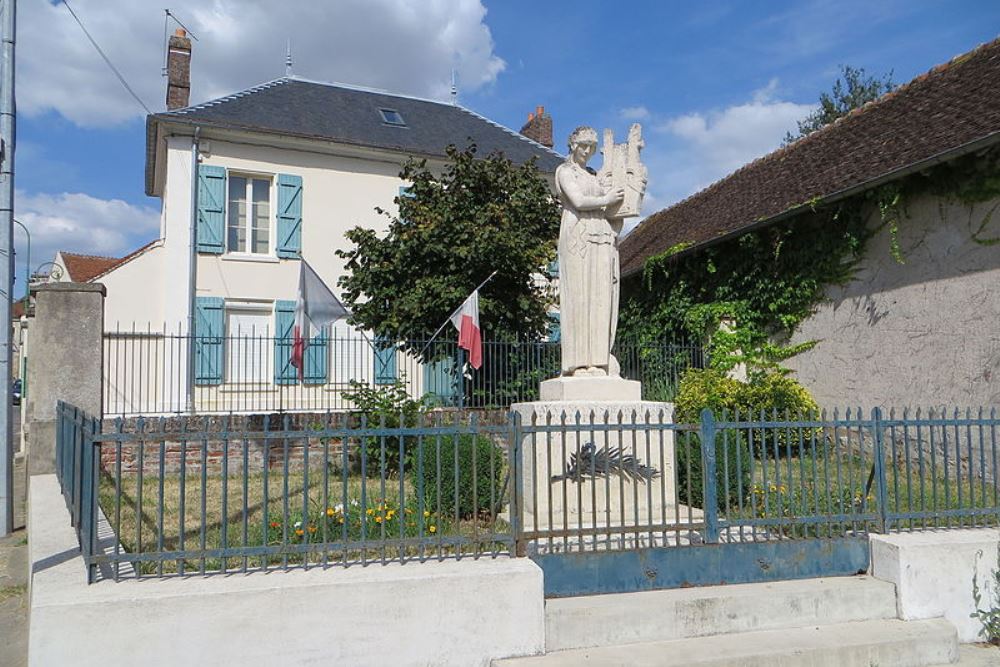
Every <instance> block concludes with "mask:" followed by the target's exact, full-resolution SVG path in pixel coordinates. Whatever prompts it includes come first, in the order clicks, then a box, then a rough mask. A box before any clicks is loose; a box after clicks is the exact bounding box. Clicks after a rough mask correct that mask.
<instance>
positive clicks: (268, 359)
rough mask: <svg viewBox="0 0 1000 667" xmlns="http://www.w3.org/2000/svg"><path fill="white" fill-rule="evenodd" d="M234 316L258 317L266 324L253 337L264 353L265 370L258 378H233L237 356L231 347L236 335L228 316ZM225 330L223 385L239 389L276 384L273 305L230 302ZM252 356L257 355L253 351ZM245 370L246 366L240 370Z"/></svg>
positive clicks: (262, 370)
mask: <svg viewBox="0 0 1000 667" xmlns="http://www.w3.org/2000/svg"><path fill="white" fill-rule="evenodd" d="M233 314H244V315H252V316H258V317H261V318H263V319H264V321H265V322H266V324H265V326H264V330H263V331H255V332H254V333H253V336H254V339H255V341H256V342H255V343H252V344H254V345H256V346H257V347H259V348H260V351H261V352H262V353H263V367H262V368H260V369H259V371H258V375H259V377H258V378H249V379H248V378H239V377H234V373H233V370H234V369H233V367H232V366H233V364H232V360H233V355H234V354H236V353H237V352H236V351H235V350H233V347H232V346H233V343H234V339H233V338H234V334H233V333H232V331H231V329H230V323H229V316H230V315H233ZM223 326H224V328H225V336H226V338H225V341H226V347H225V350H223V361H224V364H225V367H224V369H223V382H224V384H227V385H230V386H240V387H246V386H254V387H260V386H270V385H272V384H274V337H275V335H276V334H275V331H274V304H272V303H261V302H255V301H227V302H226V305H225V309H224V310H223ZM253 352H256V350H251V353H253ZM241 358H242V357H241ZM246 367H247V366H246V365H241V366H240V369H243V368H246Z"/></svg>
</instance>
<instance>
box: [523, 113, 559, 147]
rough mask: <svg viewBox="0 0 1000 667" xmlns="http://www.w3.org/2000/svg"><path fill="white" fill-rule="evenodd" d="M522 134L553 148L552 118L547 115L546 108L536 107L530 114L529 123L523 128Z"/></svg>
mask: <svg viewBox="0 0 1000 667" xmlns="http://www.w3.org/2000/svg"><path fill="white" fill-rule="evenodd" d="M521 134H523V135H524V136H526V137H528V138H529V139H532V140H534V141H537V142H538V143H540V144H541V145H543V146H547V147H549V148H552V116H550V115H549V114H547V113H545V107H541V106H540V107H536V108H535V111H534V113H529V114H528V122H527V123H525V124H524V127H522V128H521Z"/></svg>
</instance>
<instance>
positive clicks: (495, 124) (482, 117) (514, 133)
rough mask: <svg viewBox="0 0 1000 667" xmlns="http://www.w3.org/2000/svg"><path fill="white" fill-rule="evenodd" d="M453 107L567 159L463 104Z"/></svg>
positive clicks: (562, 156)
mask: <svg viewBox="0 0 1000 667" xmlns="http://www.w3.org/2000/svg"><path fill="white" fill-rule="evenodd" d="M453 106H454V107H455V108H457V109H461V110H462V111H464V112H465V113H467V114H471V115H473V116H475V117H476V118H478V119H479V120H484V121H486V122H487V123H489V124H490V125H493V126H494V127H498V128H500V129H501V130H503V131H504V132H506V133H508V134H510V135H512V136H514V137H517V138H518V139H520V140H521V141H526V142H528V143H529V144H531V145H533V146H537V147H538V148H541V149H542V150H543V151H547V152H549V153H551V154H552V155H554V156H555V157H557V158H559V159H562V160H565V159H566V156H565V155H562V154H560V153H558V152H556V151H555V149H552V148H549V147H548V146H546V145H544V144H540V143H538V142H537V141H535V140H534V139H532V138H531V137H526V136H524V135H523V134H521V133H520V132H516V131H514V130H512V129H511V128H509V127H507V126H506V125H501V124H500V123H498V122H496V121H495V120H490V119H489V118H487V117H486V116H483V115H482V114H479V113H477V112H475V111H473V110H472V109H469V108H468V107H464V106H462V105H461V104H455V105H453Z"/></svg>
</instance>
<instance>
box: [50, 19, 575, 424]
mask: <svg viewBox="0 0 1000 667" xmlns="http://www.w3.org/2000/svg"><path fill="white" fill-rule="evenodd" d="M170 44H171V48H170V55H169V57H170V59H171V61H170V67H169V68H168V69H169V72H170V84H169V87H168V95H167V99H168V107H170V110H168V111H166V112H164V113H157V114H152V115H150V116H148V118H147V121H146V172H145V184H146V194H148V195H150V196H154V197H158V198H160V199H161V200H162V215H161V223H160V233H159V238H158V239H156V240H154V241H153V242H151V243H150V244H148V245H146V246H144V247H143V248H141V249H139V250H137V251H136V252H135V253H132V254H131V255H129V256H128V257H125V258H121V259H117V260H115V259H110V258H86V257H82V256H79V255H72V254H70V253H65V252H64V253H61V259H57V263H60V262H61V263H62V265H63V266H64V267H65V269H66V274H67V276H69V277H71V278H72V279H74V280H77V279H83V280H94V281H99V282H101V283H103V284H104V285H105V286H106V289H107V299H106V305H105V308H106V311H105V328H106V330H107V331H115V330H119V329H120V330H124V331H131V329H132V327H133V326H134V327H135V329H136V331H139V332H142V333H143V335H146V336H147V337H148V335H149V334H148V332H149V331H151V332H154V333H155V332H163V333H164V335H165V338H164V340H167V339H168V338H169V334H170V333H171V332H174V333H176V332H181V333H185V332H187V331H188V330H189V326H188V321H189V318H190V317H192V316H193V318H194V334H195V336H196V337H197V338H196V339H195V343H194V349H193V354H194V357H195V363H194V379H193V384H194V385H195V390H196V391H197V392H199V393H200V394H201V396H202V399H203V400H201V402H200V404H201V405H202V406H203V407H205V408H210V407H215V408H219V409H226V408H227V407H230V408H231V407H233V406H238V405H240V401H241V400H242V397H241V392H242V393H245V394H249V393H256V394H257V395H259V394H260V392H267V391H272V390H274V389H275V388H276V387H285V386H289V387H291V386H299V388H300V389H305V388H308V389H309V391H308V392H305V391H299V392H297V393H296V394H295V395H296V396H298V397H300V398H299V399H296V400H300V402H301V401H306V402H310V401H311V402H312V403H313V404H314V406H319V405H322V404H323V402H324V401H325V398H323V397H324V396H325V394H323V392H325V391H334V390H336V389H338V388H343V387H344V386H346V382H347V381H348V380H350V379H374V380H376V381H382V382H389V381H392V380H394V379H395V376H396V374H397V370H396V369H397V364H396V359H395V355H396V352H395V350H393V349H391V348H386V349H385V350H383V351H378V350H376V351H374V352H373V350H372V346H371V345H364V346H355V347H353V348H352V350H353V351H346V350H338V349H337V348H336V339H337V338H338V337H345V338H346V337H355V338H357V340H358V341H359V342H361V341H362V340H363V339H362V338H361V336H360V335H357V334H358V332H353V333H352V332H350V331H349V329H348V328H347V325H346V324H345V323H343V322H341V323H339V324H337V325H336V327H335V330H334V332H333V334H332V338H331V340H329V341H325V340H319V341H317V342H316V344H315V345H312V346H310V351H309V352H308V353H307V359H306V362H307V369H306V373H305V378H304V382H302V383H300V381H299V380H298V378H297V374H296V369H295V368H293V367H291V366H290V364H289V363H288V358H289V354H290V348H291V345H290V340H291V327H292V321H293V309H294V299H295V295H296V289H297V285H298V276H299V263H300V260H301V259H305V260H307V261H308V262H309V263H310V265H311V266H312V267H313V268H314V269H316V271H317V272H318V273H319V274H320V276H321V277H322V278H323V279H324V281H325V282H326V283H327V284H328V285H330V286H332V287H335V286H336V285H337V281H338V279H339V277H340V276H341V274H342V273H343V271H344V265H343V260H341V259H340V258H338V257H337V256H336V254H335V251H336V250H338V249H340V248H343V247H344V245H345V242H346V241H345V238H344V233H345V232H346V231H347V230H348V229H350V228H352V227H354V226H357V225H362V226H369V227H371V228H373V229H376V230H378V229H383V228H384V226H385V220H384V218H382V217H381V216H380V215H378V214H377V213H376V212H375V208H376V207H381V208H382V209H385V210H389V211H392V210H394V208H395V205H394V203H393V201H394V198H395V197H396V196H397V195H399V194H400V193H401V191H403V190H404V189H405V185H406V184H405V183H402V182H401V181H400V180H399V176H398V174H399V171H400V168H401V166H402V164H403V163H404V162H405V161H406V160H407V159H409V158H411V157H416V158H424V159H426V160H427V162H428V165H429V166H430V167H431V168H432V169H435V168H441V167H443V166H444V164H445V157H446V156H445V148H446V147H447V146H448V145H449V144H454V145H457V146H460V147H463V146H465V145H466V144H467V143H468V142H469V141H472V142H475V144H476V145H477V147H478V150H479V153H480V154H481V155H484V156H485V155H487V154H490V153H492V152H494V151H498V152H501V153H503V154H504V155H505V156H506V157H508V158H509V159H511V160H513V161H514V162H516V163H522V162H525V161H528V160H530V159H535V160H536V164H537V166H538V168H539V169H540V170H541V171H542V172H543V173H547V174H549V178H550V179H551V174H552V173H553V172H554V170H555V168H556V166H557V165H558V164H559V162H560V161H561V157H560V156H559V154H557V153H555V152H554V151H552V150H551V144H552V142H551V119H550V118H549V117H548V116H547V115H545V114H544V113H539V114H538V118H537V119H535V118H533V119H532V120H531V122H529V124H528V125H527V126H525V128H524V130H523V131H524V132H525V134H521V133H518V132H515V131H513V130H510V129H507V128H505V127H503V126H501V125H499V124H497V123H495V122H493V121H490V120H488V119H486V118H484V117H482V116H480V115H479V114H476V113H475V112H473V111H471V110H469V109H466V108H464V107H462V106H460V105H458V104H456V103H447V102H440V101H434V100H426V99H419V98H416V97H411V96H406V95H397V94H392V93H387V92H381V91H375V90H369V89H364V88H359V87H354V86H347V85H340V84H329V83H320V82H316V81H307V80H304V79H299V78H295V77H285V78H281V79H277V80H274V81H270V82H267V83H264V84H262V85H259V86H255V87H253V88H249V89H247V90H243V91H240V92H237V93H234V94H232V95H228V96H226V97H222V98H220V99H216V100H212V101H209V102H206V103H203V104H197V105H193V106H188V105H187V89H188V81H187V77H186V72H187V68H186V64H187V63H186V62H181V63H179V64H178V62H177V59H178V58H189V57H190V42H189V40H188V39H187V38H185V37H183V36H182V35H176V36H174V37H172V38H171V43H170ZM540 111H541V110H540ZM546 121H547V135H546V134H545V130H546V125H545V122H546ZM540 130H541V131H540ZM526 134H530V135H532V136H534V137H535V138H537V139H539V140H541V141H543V142H545V143H547V144H548V145H542V144H541V143H538V142H537V141H535V140H533V139H529V138H528V137H527V136H525V135H526ZM546 140H547V141H546ZM192 246H193V247H192ZM192 308H193V311H192ZM245 335H252V336H254V337H263V338H270V339H273V341H270V340H269V341H268V342H267V343H266V344H264V343H255V344H253V345H250V344H239V343H234V342H233V338H234V337H240V336H245ZM225 337H230V338H229V341H228V342H227V339H226V338H225ZM115 354H116V353H115V352H114V351H113V350H112V351H110V352H109V354H108V356H109V357H110V359H109V362H108V363H109V364H112V365H114V364H119V365H122V364H124V363H125V362H124V361H121V360H116V359H115V358H114V357H115ZM163 354H166V352H163ZM183 355H185V356H186V355H187V352H183ZM345 355H346V356H345ZM175 366H176V367H175V368H171V369H170V373H172V376H171V377H170V378H169V383H171V388H170V389H169V390H162V389H148V390H147V394H150V393H151V392H154V393H155V392H156V391H160V393H163V391H166V394H164V395H163V401H162V402H163V405H162V406H161V407H162V408H163V409H165V410H173V409H177V407H178V406H177V405H176V403H177V400H178V397H179V396H181V394H182V393H183V389H181V390H178V389H175V388H173V385H177V386H179V387H181V388H183V387H185V386H187V385H188V377H187V373H188V371H187V366H186V365H185V364H184V363H182V362H181V360H177V361H176V362H175ZM108 375H109V377H110V378H112V380H111V381H112V382H114V383H116V386H115V387H114V388H112V390H111V393H112V394H113V395H114V394H116V393H117V394H119V395H120V396H121V397H122V398H121V400H131V399H129V398H128V396H130V395H132V394H133V393H135V392H134V391H133V390H132V389H130V388H129V386H130V385H129V383H135V382H137V381H139V382H148V381H149V380H148V378H142V379H139V380H137V378H135V377H134V376H133V374H132V372H131V371H129V372H126V371H124V370H122V369H120V368H117V367H115V368H110V367H109V373H108ZM116 375H117V376H121V379H120V380H117V381H116V380H114V378H115V377H116ZM412 379H413V378H411V380H412ZM432 379H433V378H432ZM167 382H168V380H167V379H163V380H162V382H160V383H161V384H163V383H167ZM168 394H169V395H168ZM307 394H308V396H311V397H312V398H309V399H305V398H301V397H303V396H306V395H307ZM209 397H211V398H209ZM212 402H214V403H213V405H211V406H210V405H209V403H212ZM284 407H288V406H287V404H284ZM109 411H112V412H113V411H115V407H114V406H110V408H109Z"/></svg>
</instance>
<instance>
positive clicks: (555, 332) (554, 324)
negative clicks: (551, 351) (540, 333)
mask: <svg viewBox="0 0 1000 667" xmlns="http://www.w3.org/2000/svg"><path fill="white" fill-rule="evenodd" d="M559 327H560V317H559V313H549V341H551V342H553V343H557V342H559V340H560V336H561V333H560V328H559Z"/></svg>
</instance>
